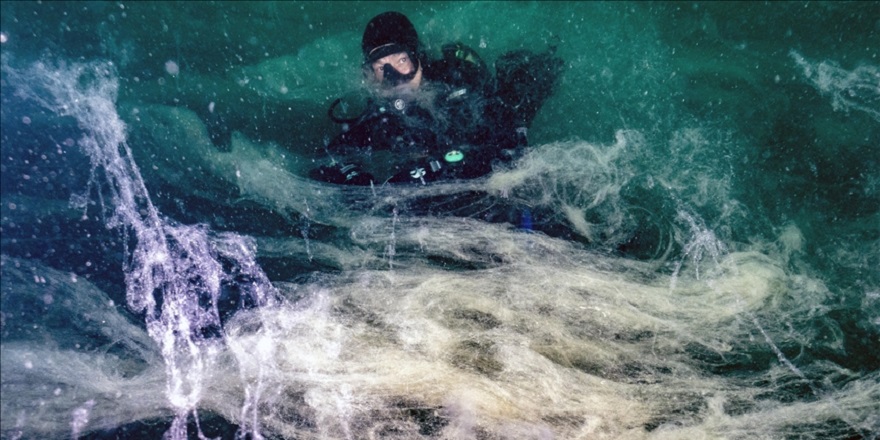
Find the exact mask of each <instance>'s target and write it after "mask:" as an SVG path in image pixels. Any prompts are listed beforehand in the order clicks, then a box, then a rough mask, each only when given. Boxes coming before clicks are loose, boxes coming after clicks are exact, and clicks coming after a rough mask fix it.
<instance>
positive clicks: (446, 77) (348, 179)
mask: <svg viewBox="0 0 880 440" xmlns="http://www.w3.org/2000/svg"><path fill="white" fill-rule="evenodd" d="M443 53H444V56H443V58H441V59H439V60H436V61H434V62H430V63H426V62H422V66H424V80H426V83H427V85H426V86H423V88H422V90H420V91H418V92H417V93H416V94H413V95H401V96H394V97H390V98H383V99H378V98H375V99H373V100H370V101H369V102H368V105H367V109H366V110H365V111H364V113H363V114H362V115H361V116H360V117H358V118H357V119H356V120H354V121H351V122H349V123H346V124H345V125H344V126H343V131H342V133H340V134H339V135H338V136H337V137H336V138H335V139H333V140H332V141H331V142H330V144H329V145H328V146H327V149H328V152H329V153H330V154H331V155H333V156H336V157H337V158H339V159H338V160H337V162H336V163H334V164H332V165H330V166H322V167H320V168H318V169H316V170H313V171H312V173H311V176H312V178H315V179H317V180H322V181H326V182H330V183H340V184H353V185H369V184H371V183H373V184H382V183H385V182H388V183H421V184H426V183H428V182H433V181H438V180H449V179H471V178H476V177H480V176H483V175H486V174H488V173H490V172H491V171H492V168H493V165H495V164H497V163H499V162H507V161H510V160H512V159H513V158H515V157H517V156H518V155H519V154H520V153H521V152H522V150H523V149H524V148H525V147H526V146H527V140H526V130H527V127H528V126H529V124H530V123H531V120H532V119H533V118H534V116H535V114H536V113H537V110H538V109H539V108H540V106H541V104H542V103H543V101H544V100H545V99H546V98H547V97H548V96H549V95H550V93H551V92H552V89H553V85H554V84H555V83H556V81H557V78H558V76H559V73H560V72H561V67H562V61H561V60H560V59H559V58H556V57H554V56H553V55H552V52H551V53H547V54H543V55H534V54H532V53H530V52H524V51H518V52H511V53H509V54H506V55H504V56H502V57H501V59H499V61H498V63H496V69H497V70H498V74H497V78H495V80H494V81H493V79H492V77H491V74H490V73H489V72H488V69H487V68H486V66H485V64H483V62H482V60H480V59H479V57H478V56H477V55H476V53H475V52H474V51H473V50H471V49H470V48H468V47H466V46H464V45H461V44H448V45H446V46H444V47H443ZM426 96H428V97H430V98H428V102H426V103H425V102H419V100H420V99H421V100H425V99H426V98H425V97H426ZM386 150H387V151H389V152H390V155H391V157H392V158H393V164H391V166H390V168H389V170H388V171H387V174H388V175H389V176H390V177H389V176H377V177H379V179H378V180H377V179H376V177H374V176H373V175H372V174H370V173H369V172H367V171H365V170H364V167H363V166H362V165H363V162H365V161H368V160H371V156H372V155H374V154H375V153H377V152H380V151H386ZM339 161H341V162H342V163H339Z"/></svg>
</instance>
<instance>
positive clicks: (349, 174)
mask: <svg viewBox="0 0 880 440" xmlns="http://www.w3.org/2000/svg"><path fill="white" fill-rule="evenodd" d="M309 177H310V178H312V179H314V180H320V181H322V182H327V183H336V184H339V185H369V184H370V183H371V182H372V181H374V180H375V179H374V178H373V175H372V174H370V173H367V172H365V171H363V170H362V169H361V168H360V167H359V166H357V165H354V164H349V165H335V166H327V165H322V166H320V167H318V168H315V169H314V170H312V171H311V172H309Z"/></svg>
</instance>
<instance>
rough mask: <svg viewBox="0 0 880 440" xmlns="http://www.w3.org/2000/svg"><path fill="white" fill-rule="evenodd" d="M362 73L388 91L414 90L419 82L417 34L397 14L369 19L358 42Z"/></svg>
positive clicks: (420, 70)
mask: <svg viewBox="0 0 880 440" xmlns="http://www.w3.org/2000/svg"><path fill="white" fill-rule="evenodd" d="M361 48H362V49H363V52H364V74H365V75H367V77H368V78H372V79H374V80H375V81H376V82H378V83H380V84H382V85H383V86H384V87H389V88H417V87H418V86H419V84H421V80H422V66H421V62H420V61H419V35H418V33H416V28H415V27H414V26H413V24H412V23H411V22H410V21H409V19H408V18H406V16H405V15H403V14H401V13H399V12H384V13H382V14H379V15H377V16H375V17H373V19H372V20H370V22H369V23H367V28H366V29H365V30H364V38H363V41H362V42H361Z"/></svg>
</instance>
